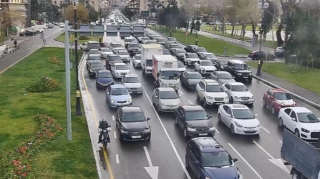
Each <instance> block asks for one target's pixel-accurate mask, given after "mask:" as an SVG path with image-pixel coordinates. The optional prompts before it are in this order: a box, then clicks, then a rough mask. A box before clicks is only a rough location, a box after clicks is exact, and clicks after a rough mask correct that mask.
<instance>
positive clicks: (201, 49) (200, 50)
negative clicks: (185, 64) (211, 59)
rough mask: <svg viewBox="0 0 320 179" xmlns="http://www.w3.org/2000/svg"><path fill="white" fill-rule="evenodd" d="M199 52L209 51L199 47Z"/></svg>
mask: <svg viewBox="0 0 320 179" xmlns="http://www.w3.org/2000/svg"><path fill="white" fill-rule="evenodd" d="M197 51H198V52H207V50H206V49H205V48H204V47H198V49H197Z"/></svg>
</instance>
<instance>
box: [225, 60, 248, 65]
mask: <svg viewBox="0 0 320 179" xmlns="http://www.w3.org/2000/svg"><path fill="white" fill-rule="evenodd" d="M229 62H231V63H239V64H245V62H244V61H242V60H229Z"/></svg>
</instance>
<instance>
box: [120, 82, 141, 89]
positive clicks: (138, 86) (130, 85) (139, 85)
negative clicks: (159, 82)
mask: <svg viewBox="0 0 320 179" xmlns="http://www.w3.org/2000/svg"><path fill="white" fill-rule="evenodd" d="M124 86H125V87H127V88H141V83H124Z"/></svg>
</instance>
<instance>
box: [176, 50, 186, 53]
mask: <svg viewBox="0 0 320 179" xmlns="http://www.w3.org/2000/svg"><path fill="white" fill-rule="evenodd" d="M176 53H183V54H185V53H186V51H184V50H180V49H179V50H177V51H176Z"/></svg>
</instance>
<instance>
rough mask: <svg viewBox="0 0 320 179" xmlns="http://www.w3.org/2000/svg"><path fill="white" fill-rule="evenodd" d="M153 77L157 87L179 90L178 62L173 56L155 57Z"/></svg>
mask: <svg viewBox="0 0 320 179" xmlns="http://www.w3.org/2000/svg"><path fill="white" fill-rule="evenodd" d="M152 75H153V77H154V83H155V85H156V86H159V87H172V88H174V89H175V90H178V89H179V82H180V78H179V77H180V71H179V68H178V60H177V59H176V58H174V57H173V56H172V55H153V70H152Z"/></svg>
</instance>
